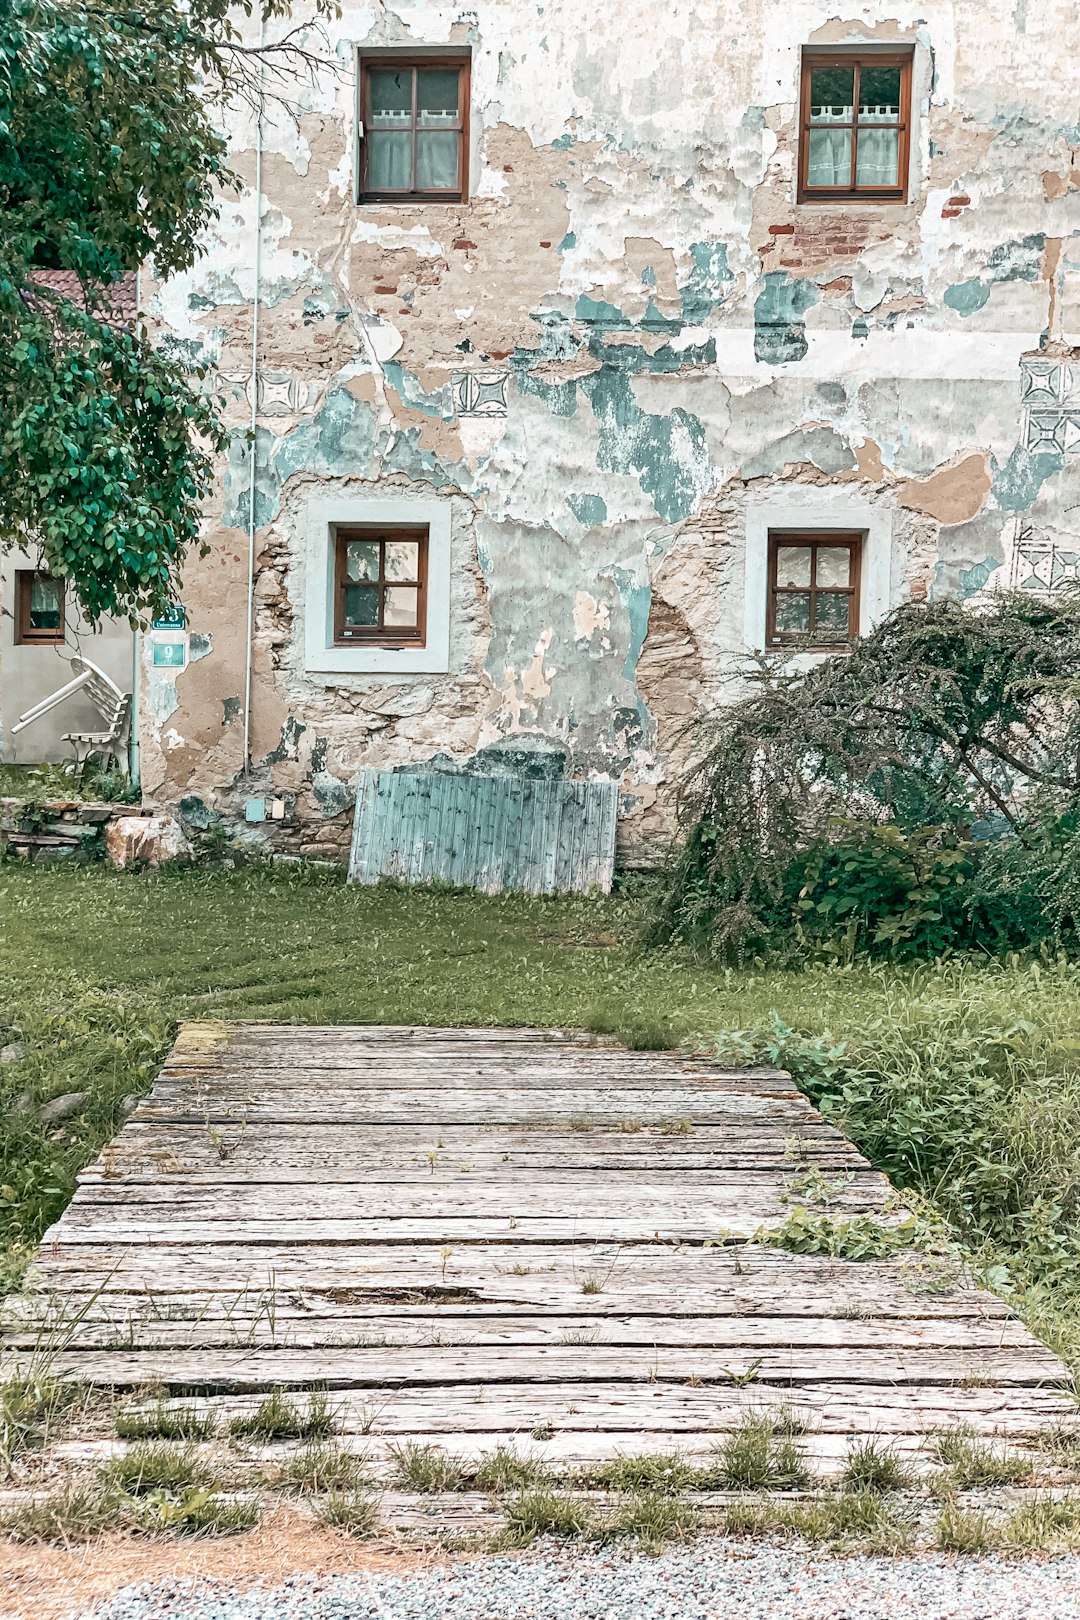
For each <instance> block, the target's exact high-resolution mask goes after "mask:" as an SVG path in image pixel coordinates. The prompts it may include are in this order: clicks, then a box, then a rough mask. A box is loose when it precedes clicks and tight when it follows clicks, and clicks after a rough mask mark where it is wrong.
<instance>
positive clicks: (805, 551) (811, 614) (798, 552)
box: [766, 531, 863, 650]
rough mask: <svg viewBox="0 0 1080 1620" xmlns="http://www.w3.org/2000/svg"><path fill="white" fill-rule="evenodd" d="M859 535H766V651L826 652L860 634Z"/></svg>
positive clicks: (860, 543)
mask: <svg viewBox="0 0 1080 1620" xmlns="http://www.w3.org/2000/svg"><path fill="white" fill-rule="evenodd" d="M862 544H863V543H862V536H861V535H857V534H788V533H783V532H780V533H777V532H775V531H774V532H772V533H770V535H769V603H768V613H767V618H766V641H767V643H768V645H769V646H770V647H788V646H793V647H803V648H809V649H811V650H828V649H830V648H835V647H843V646H846V645H847V644H848V643H849V642H851V641H854V639H855V637H856V636H857V635H858V633H859V581H860V574H861V571H862Z"/></svg>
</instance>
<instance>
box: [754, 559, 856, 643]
mask: <svg viewBox="0 0 1080 1620" xmlns="http://www.w3.org/2000/svg"><path fill="white" fill-rule="evenodd" d="M865 544H866V537H865V535H862V534H858V533H833V532H832V531H827V530H820V529H818V530H811V531H810V532H809V533H805V532H802V531H798V530H788V529H770V530H769V574H768V592H769V596H768V605H767V611H766V616H765V644H766V646H767V647H771V648H776V647H791V648H795V649H798V650H802V651H806V652H840V651H843V649H844V648H845V647H848V646H850V644H851V643H852V642H853V641H854V640H855V639H856V638H857V637H858V634H859V612H860V606H861V601H862V559H863V549H864V547H865ZM787 546H809V547H810V548H811V549H810V584H809V585H808V586H782V585H780V583H779V581H778V579H777V572H778V568H779V560H780V551H781V549H782V548H784V547H787ZM839 547H844V548H846V549H847V551H848V552H849V553H850V556H851V562H850V565H849V568H848V584H847V586H842V585H829V586H823V587H819V586H818V584H817V560H818V552H819V551H825V550H836V549H837V548H839ZM806 595H809V597H810V628H809V630H778V629H777V627H776V603H777V598H778V597H780V596H806ZM819 595H823V596H840V595H846V596H847V598H848V629H847V635H846V636H845V637H837V638H836V639H835V640H832V641H827V640H826V641H822V640H819V639H818V638H817V637H816V635H815V631H816V628H817V627H816V618H817V612H816V609H817V598H818V596H819Z"/></svg>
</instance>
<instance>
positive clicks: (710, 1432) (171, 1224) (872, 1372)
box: [4, 1024, 1072, 1469]
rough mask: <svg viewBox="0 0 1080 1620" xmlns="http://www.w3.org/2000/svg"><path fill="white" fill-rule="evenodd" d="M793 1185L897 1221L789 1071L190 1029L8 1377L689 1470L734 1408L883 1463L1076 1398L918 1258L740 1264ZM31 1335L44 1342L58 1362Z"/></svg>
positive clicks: (45, 1282)
mask: <svg viewBox="0 0 1080 1620" xmlns="http://www.w3.org/2000/svg"><path fill="white" fill-rule="evenodd" d="M815 1191H816V1192H817V1195H818V1196H819V1197H821V1196H822V1194H823V1193H824V1195H825V1196H826V1197H827V1198H828V1200H829V1202H828V1213H829V1214H830V1215H831V1216H833V1217H834V1218H844V1217H847V1216H850V1215H852V1214H858V1213H867V1212H871V1213H874V1214H876V1215H877V1216H879V1217H880V1218H882V1219H885V1220H890V1219H896V1218H899V1217H898V1215H897V1213H896V1211H895V1207H894V1206H895V1199H894V1197H893V1195H892V1194H891V1191H890V1188H889V1186H888V1183H887V1182H886V1181H885V1180H884V1178H883V1177H881V1176H879V1175H877V1174H876V1173H875V1172H874V1171H872V1170H871V1169H870V1167H869V1166H868V1165H867V1163H866V1161H865V1160H864V1159H863V1158H862V1157H861V1156H860V1155H859V1154H858V1153H857V1152H856V1151H855V1149H854V1148H853V1147H852V1146H851V1144H850V1143H849V1142H847V1141H846V1140H845V1139H844V1138H843V1136H841V1135H840V1134H839V1133H838V1132H837V1131H836V1130H834V1129H833V1128H832V1127H830V1126H828V1125H826V1124H825V1123H824V1121H823V1120H822V1119H821V1117H820V1116H819V1115H818V1114H817V1113H816V1112H815V1111H814V1110H813V1109H812V1108H811V1107H810V1105H809V1103H808V1102H807V1101H806V1099H805V1098H804V1097H803V1096H802V1095H801V1093H800V1092H799V1091H798V1090H797V1089H796V1087H795V1086H794V1084H793V1083H792V1081H791V1079H790V1077H789V1076H787V1075H786V1074H784V1073H782V1072H780V1071H778V1070H774V1069H763V1068H758V1069H750V1068H743V1069H731V1068H726V1067H724V1066H723V1065H721V1064H719V1063H717V1062H714V1061H709V1060H705V1059H699V1058H689V1057H686V1056H683V1055H681V1054H675V1053H661V1052H627V1051H624V1050H622V1049H621V1048H619V1047H617V1046H615V1045H613V1044H611V1043H603V1042H599V1041H597V1040H595V1039H593V1038H588V1037H583V1036H574V1035H567V1034H561V1033H558V1032H538V1031H527V1030H465V1029H443V1030H438V1029H408V1028H403V1029H391V1028H304V1027H295V1026H274V1025H259V1024H234V1025H228V1026H226V1025H222V1024H187V1025H185V1026H183V1028H182V1029H181V1031H180V1033H179V1035H178V1037H177V1040H176V1044H175V1046H174V1048H173V1050H172V1052H171V1053H170V1055H169V1057H168V1059H167V1061H166V1063H165V1066H164V1068H163V1069H162V1071H161V1074H160V1076H159V1077H158V1079H157V1081H156V1082H155V1085H154V1088H153V1091H152V1092H151V1094H150V1095H149V1096H148V1097H147V1098H145V1099H144V1100H143V1101H142V1102H141V1103H140V1105H139V1106H138V1108H137V1109H136V1110H135V1112H134V1114H133V1115H132V1116H131V1118H130V1119H129V1120H128V1122H127V1123H126V1125H125V1126H124V1128H123V1130H122V1131H121V1132H120V1134H119V1136H118V1137H117V1138H116V1139H115V1140H114V1141H113V1142H112V1143H110V1144H109V1146H108V1147H107V1148H106V1149H105V1151H104V1152H103V1153H102V1155H101V1156H100V1158H99V1159H98V1160H97V1162H96V1163H95V1164H94V1165H93V1166H91V1167H90V1169H88V1170H87V1171H86V1172H85V1173H84V1175H83V1176H82V1177H81V1179H80V1185H79V1189H78V1192H77V1194H76V1196H75V1198H74V1200H73V1201H72V1203H71V1205H70V1206H69V1208H68V1209H67V1210H66V1211H65V1212H64V1214H63V1216H62V1217H61V1219H60V1220H59V1221H58V1222H57V1223H56V1225H55V1226H54V1227H53V1228H52V1229H51V1230H50V1231H49V1233H47V1235H46V1237H45V1240H44V1242H43V1244H42V1247H41V1252H40V1256H39V1259H38V1263H37V1265H36V1268H35V1271H34V1273H33V1279H34V1286H33V1288H32V1289H30V1290H28V1291H27V1292H24V1293H23V1294H22V1295H21V1296H19V1297H17V1298H15V1299H14V1300H10V1301H9V1302H8V1304H7V1306H6V1310H5V1317H4V1322H5V1340H6V1344H7V1347H8V1349H9V1351H10V1352H13V1353H14V1354H15V1355H16V1357H18V1356H20V1355H29V1354H31V1353H32V1352H33V1350H34V1347H35V1346H41V1345H43V1344H46V1343H47V1344H50V1345H51V1346H53V1347H54V1350H55V1357H56V1365H57V1366H58V1367H59V1368H60V1369H61V1370H63V1371H64V1372H67V1373H71V1374H75V1375H78V1376H80V1377H82V1378H85V1379H86V1380H88V1381H89V1382H90V1383H93V1384H98V1385H102V1386H105V1387H108V1388H114V1389H118V1390H139V1389H143V1388H147V1387H151V1386H164V1388H165V1389H166V1390H167V1391H169V1392H171V1393H172V1394H174V1395H176V1396H182V1395H189V1394H194V1395H196V1396H198V1397H200V1398H203V1399H205V1400H207V1401H208V1402H209V1403H210V1404H211V1405H213V1406H220V1407H222V1408H224V1409H226V1410H229V1411H233V1410H236V1409H241V1408H242V1409H247V1408H249V1407H250V1406H251V1405H252V1404H254V1402H255V1400H256V1399H257V1397H258V1395H259V1393H260V1392H264V1391H266V1390H268V1389H271V1388H273V1387H275V1386H278V1385H282V1386H287V1387H291V1388H304V1387H309V1386H313V1385H325V1386H328V1387H330V1388H331V1389H333V1390H335V1391H337V1392H339V1393H338V1395H337V1396H336V1397H335V1400H336V1404H337V1405H338V1406H339V1408H340V1413H341V1421H342V1424H343V1428H344V1431H345V1433H346V1434H349V1433H352V1434H354V1435H357V1436H364V1437H366V1439H365V1443H371V1444H375V1445H376V1446H378V1445H380V1444H382V1445H385V1444H386V1443H387V1442H388V1441H392V1440H394V1439H400V1438H401V1437H403V1436H414V1437H417V1438H420V1439H423V1440H435V1441H438V1442H440V1443H444V1444H448V1445H450V1446H452V1448H453V1449H455V1450H456V1451H458V1452H460V1453H462V1454H465V1455H469V1454H475V1453H477V1452H481V1451H483V1450H486V1449H490V1448H491V1447H494V1446H495V1445H497V1444H499V1443H506V1442H507V1441H508V1440H510V1439H511V1438H513V1437H526V1438H527V1437H530V1436H531V1437H533V1438H534V1439H535V1440H537V1441H538V1442H540V1448H541V1450H542V1451H543V1453H544V1455H546V1456H548V1457H550V1458H551V1459H552V1460H553V1461H555V1460H559V1461H564V1462H569V1461H572V1462H583V1461H589V1460H597V1459H601V1458H604V1457H607V1456H611V1455H612V1454H614V1453H617V1452H619V1451H641V1450H667V1449H671V1448H672V1447H676V1446H678V1447H679V1448H681V1449H682V1450H684V1451H686V1452H687V1453H690V1454H693V1453H700V1452H702V1451H705V1450H707V1449H708V1448H709V1447H710V1446H712V1445H713V1444H714V1443H715V1440H716V1437H717V1436H718V1435H719V1434H722V1433H723V1432H724V1431H725V1430H728V1429H730V1428H731V1427H732V1426H733V1425H735V1424H736V1423H737V1422H738V1421H739V1420H740V1418H741V1417H742V1416H744V1415H745V1414H746V1413H747V1412H748V1411H755V1410H758V1409H760V1408H761V1407H763V1406H765V1407H767V1406H769V1405H770V1404H776V1403H778V1402H783V1403H785V1404H789V1405H795V1406H796V1407H798V1408H799V1409H800V1410H801V1411H803V1412H804V1413H806V1414H808V1415H809V1417H810V1418H811V1422H812V1429H813V1433H812V1435H811V1437H810V1440H809V1441H808V1444H809V1446H810V1449H811V1452H812V1453H813V1454H815V1455H816V1459H817V1461H818V1463H819V1465H820V1466H822V1467H824V1468H826V1469H827V1468H829V1467H830V1466H836V1465H837V1463H838V1460H839V1459H840V1458H841V1457H842V1455H843V1451H844V1447H845V1445H846V1442H847V1439H848V1437H849V1436H850V1435H853V1434H864V1433H867V1432H878V1433H883V1434H888V1435H891V1436H894V1437H895V1438H896V1439H897V1441H898V1442H899V1443H900V1444H901V1446H902V1447H903V1448H904V1449H912V1448H914V1447H915V1446H917V1444H918V1441H919V1437H920V1436H922V1435H925V1433H926V1432H928V1431H929V1430H932V1429H934V1428H937V1427H940V1426H942V1425H944V1424H948V1423H951V1422H954V1421H956V1420H957V1419H962V1420H965V1421H968V1422H970V1423H971V1424H973V1425H974V1426H975V1427H976V1428H977V1429H979V1430H980V1431H983V1432H986V1433H988V1434H989V1433H1000V1434H1004V1435H1009V1436H1011V1437H1013V1438H1014V1439H1015V1438H1019V1437H1022V1436H1023V1435H1024V1434H1026V1433H1029V1432H1030V1431H1032V1430H1033V1429H1035V1428H1037V1427H1038V1426H1039V1425H1041V1424H1043V1423H1045V1422H1047V1421H1049V1420H1051V1419H1052V1418H1054V1417H1056V1416H1058V1415H1064V1414H1066V1413H1068V1412H1070V1411H1071V1410H1072V1406H1071V1403H1070V1402H1068V1401H1067V1400H1065V1399H1064V1398H1063V1397H1062V1396H1061V1395H1059V1394H1058V1393H1057V1387H1056V1386H1057V1385H1058V1382H1059V1381H1064V1379H1065V1377H1066V1373H1065V1369H1064V1367H1063V1366H1062V1365H1061V1363H1060V1362H1059V1361H1058V1360H1057V1358H1056V1357H1055V1356H1054V1355H1052V1354H1051V1353H1050V1351H1049V1350H1047V1349H1046V1348H1045V1347H1044V1346H1042V1345H1041V1344H1039V1343H1038V1342H1037V1341H1036V1340H1035V1339H1034V1338H1033V1337H1032V1336H1031V1335H1030V1334H1029V1333H1028V1332H1027V1331H1026V1329H1025V1328H1024V1327H1023V1326H1022V1324H1021V1323H1020V1322H1019V1321H1018V1320H1017V1319H1016V1318H1015V1317H1014V1316H1013V1315H1012V1314H1011V1313H1010V1311H1009V1310H1008V1309H1007V1307H1006V1306H1005V1305H1004V1303H1003V1302H1002V1301H1001V1300H999V1299H997V1298H995V1297H993V1296H992V1295H990V1294H987V1293H984V1292H980V1291H978V1290H976V1289H973V1288H970V1287H968V1286H966V1285H965V1284H964V1283H963V1281H962V1280H959V1279H958V1278H956V1277H954V1276H952V1275H951V1274H949V1272H948V1268H943V1267H942V1266H941V1264H940V1263H938V1262H934V1261H924V1260H922V1259H920V1258H919V1257H912V1256H907V1257H902V1258H898V1259H895V1260H891V1261H888V1262H884V1261H883V1262H873V1263H861V1264H855V1263H851V1262H843V1261H837V1260H833V1259H830V1258H828V1257H823V1256H820V1255H795V1254H791V1253H788V1252H786V1251H784V1250H782V1249H776V1248H771V1247H768V1246H765V1245H763V1244H761V1243H760V1242H759V1243H754V1242H753V1241H752V1239H753V1238H754V1236H755V1234H758V1233H759V1231H760V1229H761V1228H772V1227H775V1226H777V1225H779V1224H780V1223H782V1222H783V1221H784V1220H785V1219H786V1218H787V1217H788V1215H789V1214H790V1213H791V1211H792V1208H793V1207H794V1206H796V1205H798V1204H801V1203H807V1202H808V1201H810V1200H809V1197H808V1195H809V1194H812V1193H813V1192H815ZM57 1347H58V1348H57Z"/></svg>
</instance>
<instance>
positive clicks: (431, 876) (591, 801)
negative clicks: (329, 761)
mask: <svg viewBox="0 0 1080 1620" xmlns="http://www.w3.org/2000/svg"><path fill="white" fill-rule="evenodd" d="M618 799H619V790H618V785H617V784H616V783H615V782H565V781H559V782H546V781H536V780H534V779H533V778H532V777H527V776H468V775H466V774H464V773H463V772H455V771H370V770H366V771H361V772H360V776H359V779H358V781H357V784H356V815H355V820H354V822H353V838H352V850H351V853H350V857H349V881H350V883H377V882H378V881H379V879H380V878H397V879H398V880H399V881H400V882H402V883H436V882H444V883H455V884H458V885H460V886H462V887H466V888H473V889H480V890H482V891H483V892H484V893H485V894H497V893H499V891H500V890H502V889H515V890H519V891H520V892H521V893H522V894H560V893H566V892H569V891H572V890H576V891H579V892H585V891H587V890H589V889H592V888H597V889H602V890H603V891H604V892H605V893H606V892H607V890H609V889H610V888H611V877H612V872H613V870H614V865H615V821H616V816H617V813H618Z"/></svg>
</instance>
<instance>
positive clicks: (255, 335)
mask: <svg viewBox="0 0 1080 1620" xmlns="http://www.w3.org/2000/svg"><path fill="white" fill-rule="evenodd" d="M265 43H266V15H265V10H263V9H260V14H259V50H260V52H261V51H262V48H263V45H264V44H265ZM258 72H259V77H258V84H257V88H256V102H255V267H254V277H255V285H254V288H253V290H252V298H251V444H250V446H249V449H248V561H247V631H246V635H245V638H244V775H245V776H248V775H250V773H251V665H252V660H253V657H254V646H253V640H254V630H255V464H256V455H257V440H256V437H255V435H256V432H257V430H258V416H259V281H260V274H261V270H262V137H263V60H262V56H261V55H260V56H259V70H258Z"/></svg>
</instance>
